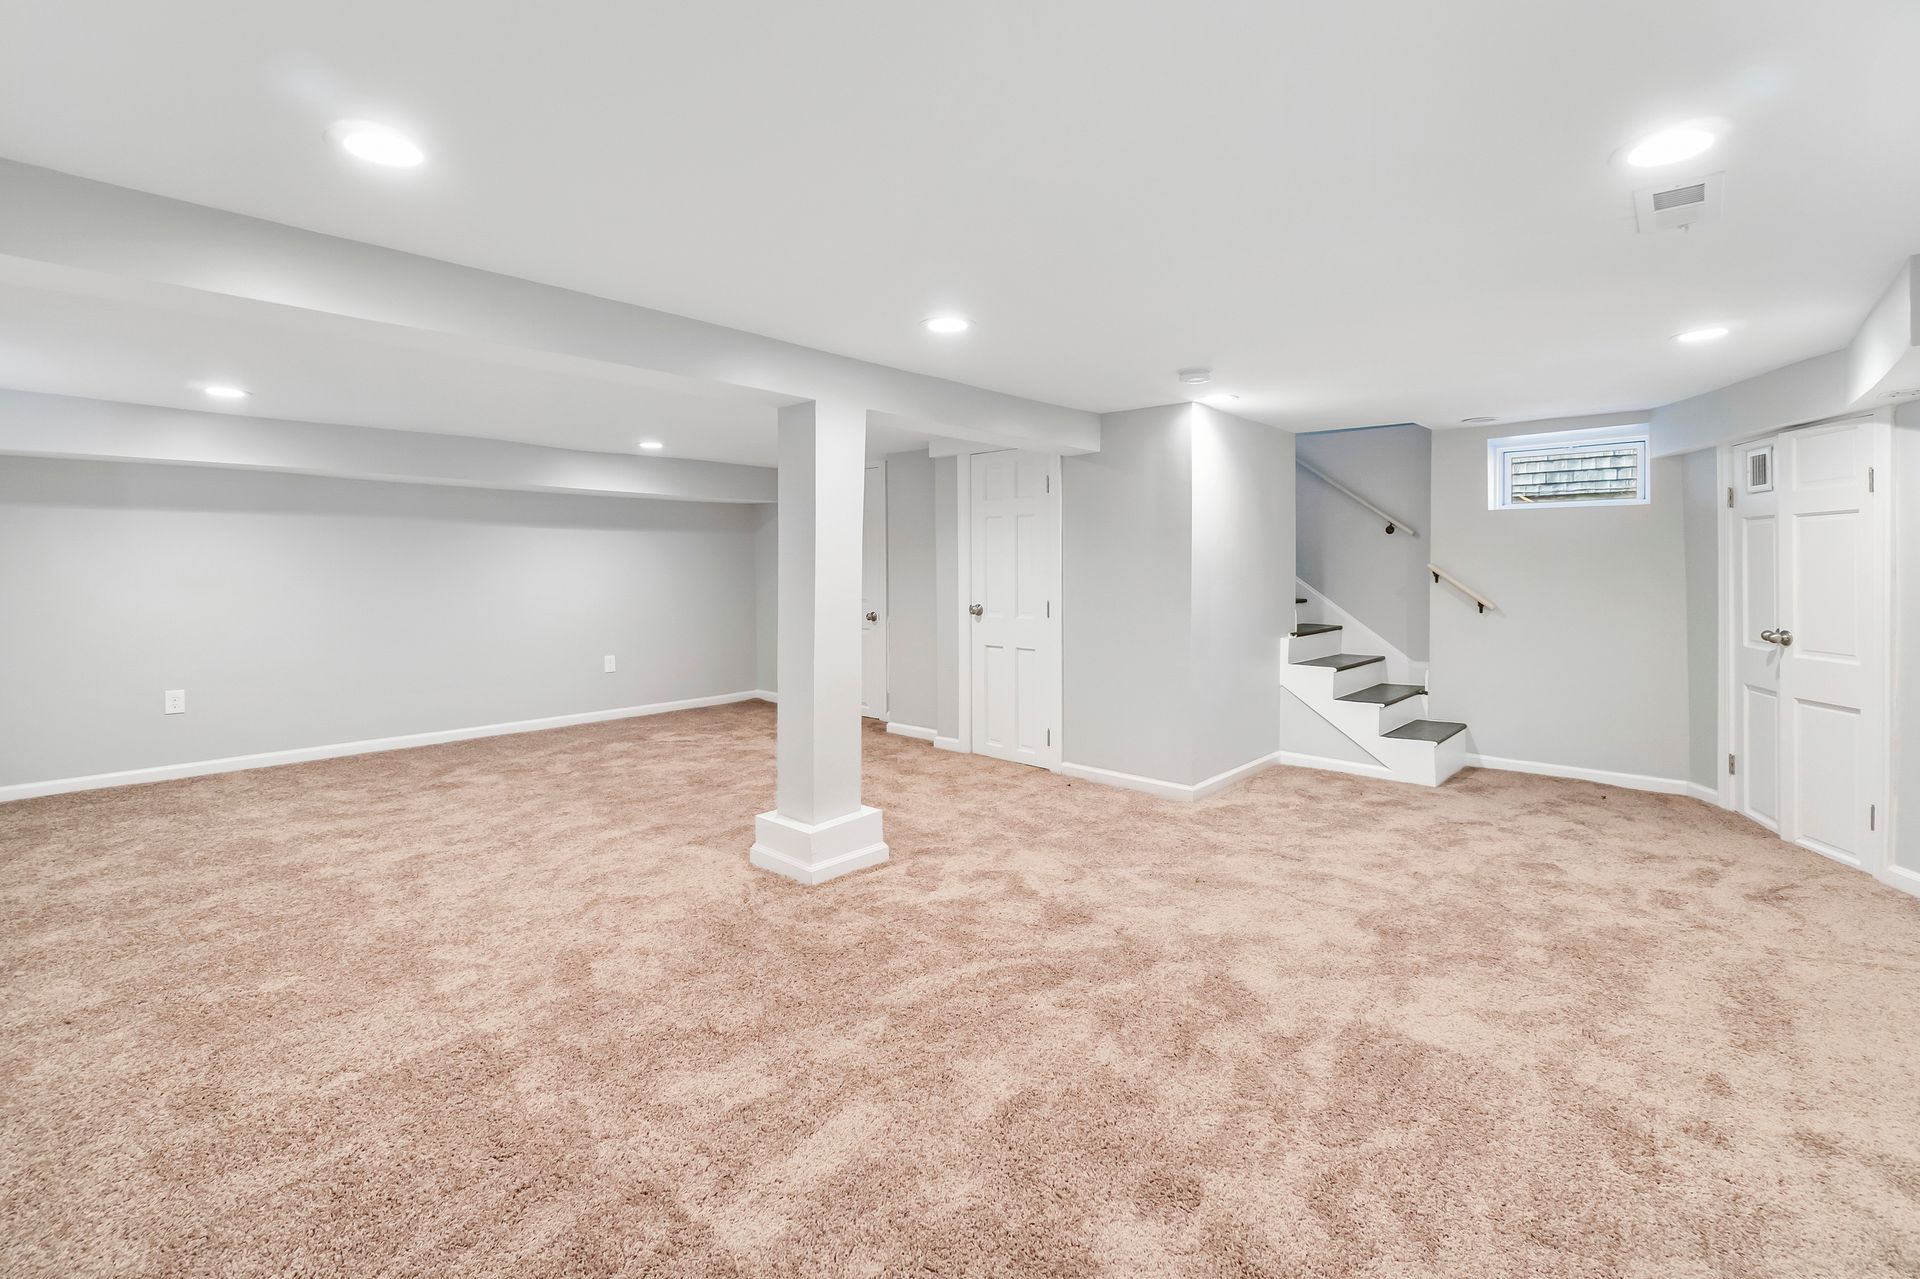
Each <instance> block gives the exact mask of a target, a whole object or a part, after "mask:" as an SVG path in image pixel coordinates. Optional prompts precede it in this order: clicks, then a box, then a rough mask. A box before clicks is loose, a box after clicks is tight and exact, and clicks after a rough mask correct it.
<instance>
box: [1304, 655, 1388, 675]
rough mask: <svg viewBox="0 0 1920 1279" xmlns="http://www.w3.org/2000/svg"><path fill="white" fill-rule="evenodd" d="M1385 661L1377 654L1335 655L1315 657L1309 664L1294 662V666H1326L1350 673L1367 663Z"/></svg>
mask: <svg viewBox="0 0 1920 1279" xmlns="http://www.w3.org/2000/svg"><path fill="white" fill-rule="evenodd" d="M1386 660H1387V659H1386V658H1384V657H1381V656H1379V655H1377V654H1375V655H1371V656H1370V655H1368V654H1366V653H1335V654H1334V655H1333V656H1332V657H1316V658H1314V659H1313V660H1312V661H1310V662H1295V663H1294V665H1295V666H1326V667H1330V668H1331V669H1333V670H1336V671H1350V670H1352V669H1353V668H1354V667H1356V666H1365V665H1366V664H1367V663H1368V662H1384V661H1386Z"/></svg>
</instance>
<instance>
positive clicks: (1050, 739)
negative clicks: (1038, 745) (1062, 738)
mask: <svg viewBox="0 0 1920 1279" xmlns="http://www.w3.org/2000/svg"><path fill="white" fill-rule="evenodd" d="M1047 745H1049V746H1051V745H1053V730H1052V729H1051V728H1049V729H1048V730H1047Z"/></svg>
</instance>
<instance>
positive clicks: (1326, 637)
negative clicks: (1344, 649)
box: [1281, 631, 1341, 662]
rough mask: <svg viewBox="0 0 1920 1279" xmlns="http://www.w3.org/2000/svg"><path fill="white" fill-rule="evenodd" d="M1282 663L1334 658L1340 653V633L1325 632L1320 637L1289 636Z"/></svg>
mask: <svg viewBox="0 0 1920 1279" xmlns="http://www.w3.org/2000/svg"><path fill="white" fill-rule="evenodd" d="M1285 638H1286V651H1285V652H1284V653H1283V654H1282V655H1281V660H1282V661H1287V662H1310V661H1312V660H1313V659H1314V658H1316V657H1332V656H1333V655H1334V654H1335V653H1338V652H1340V651H1341V650H1340V632H1339V631H1323V632H1321V633H1320V634H1318V635H1288V636H1286V637H1285Z"/></svg>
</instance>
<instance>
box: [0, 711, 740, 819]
mask: <svg viewBox="0 0 1920 1279" xmlns="http://www.w3.org/2000/svg"><path fill="white" fill-rule="evenodd" d="M771 696H772V694H770V693H764V692H760V691H758V690H756V691H753V692H746V693H720V694H718V695H716V696H713V697H689V698H686V699H684V700H682V701H677V702H654V703H653V704H651V705H648V706H621V707H617V708H615V709H613V710H604V711H582V712H580V713H579V714H576V715H549V716H546V717H545V718H543V719H523V720H515V721H514V722H512V723H509V724H481V725H478V726H477V727H473V728H447V729H440V730H438V731H436V732H431V733H408V734H405V735H404V736H401V737H375V738H370V739H368V740H366V741H360V742H335V743H333V744H332V745H328V746H299V747H295V748H294V749H292V750H283V751H262V752H261V753H259V754H257V755H230V756H228V757H226V758H225V759H201V760H193V761H191V762H189V763H183V764H161V765H158V766H156V767H153V768H130V769H127V770H125V771H124V772H118V773H94V774H92V775H90V776H87V777H61V778H56V779H54V780H52V781H44V782H21V783H18V784H16V785H13V786H0V804H4V803H8V802H10V801H12V800H16V799H33V798H35V797H36V796H40V795H64V794H67V793H68V792H70V791H83V790H103V789H105V788H107V787H110V786H140V785H144V784H145V783H147V782H166V781H173V780H175V779H177V778H181V777H207V776H211V775H212V774H215V773H238V772H241V771H243V770H245V769H249V768H273V767H276V766H278V765H280V764H304V763H308V762H310V761H312V760H316V759H339V758H340V757H341V756H344V755H371V754H374V753H376V752H379V751H400V750H408V749H411V748H412V747H415V746H438V745H440V744H442V743H444V742H465V741H471V740H473V739H474V738H476V737H504V736H506V735H507V734H509V733H534V732H539V731H541V730H542V729H548V728H571V727H573V726H574V725H576V724H599V723H603V722H605V721H607V720H612V719H634V718H637V717H639V716H642V715H665V714H667V713H669V712H671V711H690V710H697V709H699V708H700V707H702V706H725V705H728V704H729V703H732V702H750V701H754V700H755V699H764V698H771Z"/></svg>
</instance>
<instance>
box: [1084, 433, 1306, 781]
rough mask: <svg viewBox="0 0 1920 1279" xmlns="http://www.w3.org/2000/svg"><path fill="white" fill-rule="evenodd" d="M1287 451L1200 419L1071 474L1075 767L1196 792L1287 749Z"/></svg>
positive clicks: (1280, 443) (1268, 438)
mask: <svg viewBox="0 0 1920 1279" xmlns="http://www.w3.org/2000/svg"><path fill="white" fill-rule="evenodd" d="M1292 467H1293V441H1292V437H1291V436H1289V435H1288V434H1287V433H1286V432H1284V431H1279V430H1276V429H1274V428H1272V427H1267V426H1261V425H1258V424H1256V423H1252V422H1247V421H1244V420H1243V419H1240V418H1235V417H1232V416H1230V415H1228V414H1225V413H1220V412H1218V411H1216V410H1213V409H1209V408H1206V407H1204V406H1201V405H1188V404H1178V405H1168V406H1164V407H1161V408H1153V409H1140V410H1137V411H1134V412H1130V413H1114V414H1109V415H1107V416H1105V417H1103V418H1102V419H1101V449H1100V452H1098V453H1094V454H1088V455H1086V456H1082V457H1069V458H1066V459H1064V460H1063V462H1062V464H1061V484H1060V489H1061V519H1062V529H1061V543H1062V545H1061V554H1062V562H1063V570H1064V572H1063V576H1064V583H1063V590H1064V593H1065V597H1066V599H1065V605H1066V611H1065V613H1064V614H1063V628H1062V629H1063V634H1062V645H1063V666H1064V679H1065V701H1066V723H1065V726H1064V728H1065V734H1066V736H1065V743H1064V744H1065V751H1064V757H1065V759H1066V760H1067V761H1068V762H1070V763H1074V764H1080V765H1085V766H1089V767H1093V768H1103V769H1110V770H1112V771H1115V772H1121V773H1131V774H1133V775H1135V776H1137V777H1146V778H1152V779H1155V780H1158V781H1165V782H1175V783H1179V784H1183V785H1190V784H1192V783H1195V782H1200V781H1204V780H1206V779H1207V778H1209V777H1212V776H1214V775H1216V774H1219V773H1222V772H1225V771H1227V770H1228V769H1231V768H1235V767H1238V766H1239V765H1242V764H1246V763H1249V762H1251V761H1252V760H1256V759H1259V758H1262V757H1263V756H1267V755H1271V754H1272V753H1273V752H1274V751H1275V750H1276V749H1277V748H1278V744H1279V718H1280V700H1279V699H1280V691H1279V640H1280V632H1281V629H1282V628H1283V627H1284V626H1285V625H1286V621H1287V618H1288V617H1289V616H1290V615H1291V610H1292V599H1293V592H1292V585H1293V537H1292V533H1293V520H1294V512H1293V485H1292V483H1291V474H1290V472H1291V470H1292Z"/></svg>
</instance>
